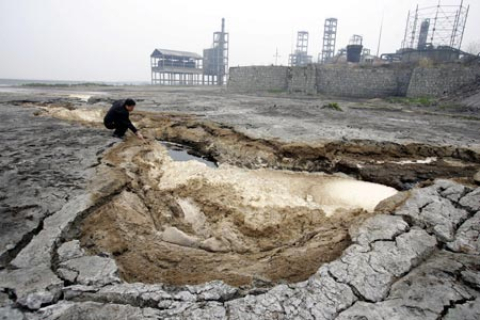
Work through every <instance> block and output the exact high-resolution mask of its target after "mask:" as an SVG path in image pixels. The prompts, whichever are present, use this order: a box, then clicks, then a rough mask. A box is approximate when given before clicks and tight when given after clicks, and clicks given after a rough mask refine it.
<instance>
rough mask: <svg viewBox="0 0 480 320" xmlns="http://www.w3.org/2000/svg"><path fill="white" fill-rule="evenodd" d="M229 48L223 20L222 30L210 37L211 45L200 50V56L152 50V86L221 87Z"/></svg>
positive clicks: (190, 53) (174, 51)
mask: <svg viewBox="0 0 480 320" xmlns="http://www.w3.org/2000/svg"><path fill="white" fill-rule="evenodd" d="M228 46H229V39H228V33H226V32H225V19H222V29H221V31H220V32H215V33H214V34H213V45H212V47H211V48H210V49H205V50H203V57H202V56H201V55H199V54H197V53H194V52H186V51H177V50H169V49H155V50H154V51H153V53H152V54H151V55H150V67H151V83H152V84H154V85H172V86H176V85H177V86H195V85H219V86H223V85H225V84H226V81H227V72H228Z"/></svg>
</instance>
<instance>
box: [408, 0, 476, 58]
mask: <svg viewBox="0 0 480 320" xmlns="http://www.w3.org/2000/svg"><path fill="white" fill-rule="evenodd" d="M469 10H470V6H464V5H463V0H461V1H460V4H459V5H442V4H441V1H440V0H439V1H438V4H437V5H436V6H430V7H423V8H420V7H419V6H418V5H417V7H416V9H415V10H414V11H409V12H408V17H407V24H406V27H405V36H404V39H403V42H402V49H416V50H424V49H428V48H438V47H450V48H452V49H456V50H460V48H461V46H462V41H463V33H464V31H465V25H466V22H467V18H468V11H469Z"/></svg>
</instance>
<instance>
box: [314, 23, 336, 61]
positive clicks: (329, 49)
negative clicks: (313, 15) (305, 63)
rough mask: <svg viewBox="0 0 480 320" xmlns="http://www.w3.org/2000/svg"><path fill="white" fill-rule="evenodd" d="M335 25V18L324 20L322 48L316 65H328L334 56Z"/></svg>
mask: <svg viewBox="0 0 480 320" xmlns="http://www.w3.org/2000/svg"><path fill="white" fill-rule="evenodd" d="M337 23H338V20H337V19H336V18H328V19H325V24H324V27H323V48H322V53H321V54H319V56H318V63H328V62H330V61H331V60H332V58H333V57H334V56H335V44H336V42H337Z"/></svg>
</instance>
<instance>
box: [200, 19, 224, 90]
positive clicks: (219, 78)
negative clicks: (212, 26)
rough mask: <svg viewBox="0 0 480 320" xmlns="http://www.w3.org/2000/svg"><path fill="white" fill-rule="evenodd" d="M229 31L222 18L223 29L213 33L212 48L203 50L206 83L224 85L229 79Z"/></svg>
mask: <svg viewBox="0 0 480 320" xmlns="http://www.w3.org/2000/svg"><path fill="white" fill-rule="evenodd" d="M228 40H229V39H228V33H227V32H225V19H224V18H222V31H220V32H215V33H214V34H213V45H212V48H211V49H205V50H203V74H204V80H203V81H204V84H207V85H208V84H217V85H219V86H222V85H224V84H225V83H226V80H227V71H228V42H229V41H228Z"/></svg>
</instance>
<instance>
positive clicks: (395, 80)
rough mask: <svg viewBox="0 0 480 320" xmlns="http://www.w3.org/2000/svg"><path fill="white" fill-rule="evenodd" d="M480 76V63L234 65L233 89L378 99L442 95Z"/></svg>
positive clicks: (230, 88) (233, 90) (231, 75)
mask: <svg viewBox="0 0 480 320" xmlns="http://www.w3.org/2000/svg"><path fill="white" fill-rule="evenodd" d="M477 77H480V65H473V66H468V67H466V66H462V65H457V64H449V65H441V66H435V67H428V68H424V67H416V68H415V69H413V67H406V66H401V65H388V66H362V65H308V66H305V67H278V66H263V67H237V68H230V78H229V82H228V90H229V91H232V92H278V91H288V92H299V93H304V94H316V93H321V94H324V95H330V96H340V97H355V98H377V97H380V98H381V97H389V96H403V97H404V96H408V97H441V96H443V95H445V94H447V93H451V92H452V91H454V90H456V89H458V88H459V87H461V86H462V85H465V84H466V83H468V82H471V81H475V79H476V78H477Z"/></svg>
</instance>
